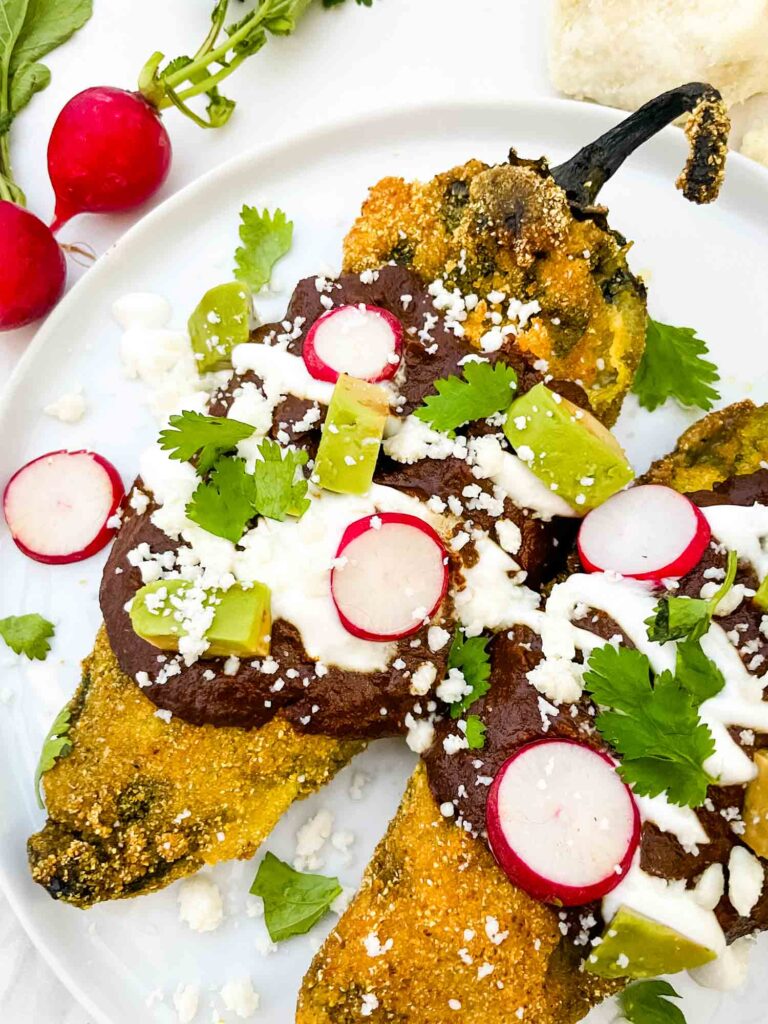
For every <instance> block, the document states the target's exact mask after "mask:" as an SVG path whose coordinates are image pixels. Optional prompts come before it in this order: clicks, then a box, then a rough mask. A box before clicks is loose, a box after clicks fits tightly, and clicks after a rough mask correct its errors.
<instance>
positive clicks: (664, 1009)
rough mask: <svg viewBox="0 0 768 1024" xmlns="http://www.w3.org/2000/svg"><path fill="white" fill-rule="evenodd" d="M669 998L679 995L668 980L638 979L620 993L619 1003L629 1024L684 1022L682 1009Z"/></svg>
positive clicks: (672, 1023) (677, 997) (678, 996)
mask: <svg viewBox="0 0 768 1024" xmlns="http://www.w3.org/2000/svg"><path fill="white" fill-rule="evenodd" d="M670 999H680V995H679V994H678V993H677V992H676V991H675V990H674V989H673V988H672V986H671V985H670V984H669V982H668V981H638V982H636V983H635V984H634V985H630V986H629V988H627V989H625V990H624V991H623V992H622V993H621V995H620V996H619V1004H620V1006H621V1012H622V1013H623V1014H624V1016H625V1017H626V1018H627V1020H628V1021H629V1022H630V1024H685V1016H684V1015H683V1011H682V1010H681V1009H680V1008H679V1007H677V1006H675V1005H674V1004H673V1003H670V1002H669V1000H670Z"/></svg>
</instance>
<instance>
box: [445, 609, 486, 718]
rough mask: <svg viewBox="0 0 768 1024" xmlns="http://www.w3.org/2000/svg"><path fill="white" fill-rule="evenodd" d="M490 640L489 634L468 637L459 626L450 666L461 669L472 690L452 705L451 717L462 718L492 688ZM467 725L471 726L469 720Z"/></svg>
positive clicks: (453, 643)
mask: <svg viewBox="0 0 768 1024" xmlns="http://www.w3.org/2000/svg"><path fill="white" fill-rule="evenodd" d="M489 640H490V638H489V637H487V636H473V637H469V638H466V637H465V636H464V634H463V633H462V631H461V629H459V628H457V629H456V632H455V633H454V636H453V642H452V643H451V649H450V651H449V653H448V668H449V669H451V668H457V669H459V671H460V672H461V673H462V675H463V676H464V680H465V682H466V684H467V686H470V687H471V691H470V692H469V693H467V694H465V695H464V696H463V697H462V699H461V700H459V701H456V702H455V703H454V704H452V705H451V718H461V716H462V714H463V713H464V712H465V711H466V710H467V709H468V708H470V707H471V706H472V705H473V704H474V703H475V701H476V700H479V698H480V697H482V696H483V695H484V694H486V693H487V692H488V691H489V690H490V688H491V684H490V682H489V677H490V675H491V656H490V655H489V653H488V650H487V647H488V643H489ZM471 717H472V716H471ZM467 726H468V727H469V722H468V723H467Z"/></svg>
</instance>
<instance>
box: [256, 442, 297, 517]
mask: <svg viewBox="0 0 768 1024" xmlns="http://www.w3.org/2000/svg"><path fill="white" fill-rule="evenodd" d="M259 451H260V452H261V456H262V461H257V462H256V465H255V467H254V471H253V475H254V480H255V486H256V499H255V500H256V510H257V511H258V512H259V514H260V515H262V516H267V518H269V519H279V520H283V519H285V517H286V516H287V515H293V516H298V517H301V516H303V515H304V513H305V512H306V511H307V509H308V508H309V498H307V497H306V494H307V481H306V480H305V479H304V477H303V476H302V477H301V478H300V479H299V480H298V481H297V480H296V471H297V470H298V469H299V467H300V466H304V465H306V462H307V459H308V458H309V456H308V455H307V453H306V452H305V451H303V450H302V449H299V450H297V451H294V450H291V449H286V450H284V449H282V448H280V445H278V444H277V443H276V442H275V441H270V440H268V439H265V440H264V441H262V443H261V445H260V446H259Z"/></svg>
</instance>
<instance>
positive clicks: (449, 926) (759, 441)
mask: <svg viewBox="0 0 768 1024" xmlns="http://www.w3.org/2000/svg"><path fill="white" fill-rule="evenodd" d="M766 427H768V405H764V406H760V407H756V406H755V405H753V404H752V402H739V403H738V404H736V405H732V406H730V407H729V408H727V409H723V410H722V411H719V412H714V413H711V414H710V415H709V416H706V417H705V418H704V419H702V420H701V421H699V422H698V423H696V424H695V425H694V426H693V427H691V428H690V429H689V430H687V431H686V432H685V433H684V434H683V435H682V437H681V438H680V441H679V442H678V444H677V446H676V448H675V450H674V451H673V452H672V453H671V454H669V455H667V456H665V457H664V458H663V459H660V460H658V461H657V462H656V463H654V465H653V466H652V467H651V469H650V470H649V472H648V474H647V476H646V478H645V479H646V481H653V482H657V483H665V484H668V485H669V486H671V487H675V488H676V489H677V490H680V491H693V490H703V489H708V488H711V487H712V486H713V485H714V484H715V483H718V482H719V481H721V480H725V479H727V478H728V477H729V476H733V475H735V474H739V475H740V474H747V473H753V472H756V471H757V470H758V469H759V468H760V466H761V463H762V462H764V461H765V460H766V459H768V429H766ZM576 571H578V569H577V567H576ZM489 915H490V916H491V917H493V918H495V919H496V920H497V921H498V927H499V930H500V931H501V932H506V931H508V932H509V936H508V937H507V938H506V939H505V940H504V941H503V942H501V943H499V944H498V945H496V944H494V943H493V942H492V941H491V940H490V939H489V937H488V935H487V933H486V923H487V918H488V916H489ZM558 924H559V922H558V917H557V913H556V912H555V911H554V910H552V908H550V907H546V906H544V905H543V904H540V903H538V902H536V901H535V900H532V899H531V898H530V897H528V896H526V895H525V894H524V893H522V892H521V891H519V890H518V889H516V888H515V887H514V886H513V885H512V884H511V883H510V881H509V880H508V879H507V877H506V876H505V875H504V874H503V872H502V871H501V870H500V868H499V867H498V866H497V865H496V862H495V861H494V859H493V857H492V856H491V854H490V852H489V851H488V849H487V847H486V846H485V844H484V843H482V842H479V841H478V840H476V839H473V838H472V837H471V836H468V835H467V834H466V833H465V832H464V831H463V830H462V829H460V828H458V827H457V826H456V825H455V824H454V823H453V822H452V821H451V820H450V819H446V818H444V817H443V815H442V814H441V813H440V811H439V810H438V808H437V807H436V806H435V802H434V799H433V797H432V793H431V791H430V789H429V785H428V782H427V777H426V771H425V769H424V766H423V765H420V766H419V767H418V768H417V770H416V772H415V774H414V775H413V776H412V778H411V781H410V783H409V786H408V790H407V792H406V795H405V798H404V799H403V802H402V804H401V806H400V808H399V810H398V812H397V815H396V816H395V818H394V819H393V821H392V824H391V825H390V827H389V830H388V832H387V834H386V836H385V837H384V839H383V840H382V841H381V843H380V844H379V846H378V848H377V850H376V852H375V853H374V857H373V860H372V861H371V863H370V864H369V866H368V868H367V870H366V873H365V876H364V878H363V883H362V887H361V889H360V891H359V893H358V895H357V896H356V897H355V899H354V901H353V902H352V904H351V905H350V907H349V909H348V910H347V912H346V913H345V914H344V916H343V917H342V918H341V920H340V922H339V924H338V925H337V927H336V928H335V930H334V931H333V932H331V934H330V935H329V937H328V939H327V940H326V942H325V944H324V945H323V947H322V949H321V950H320V952H319V953H318V954H317V956H316V957H315V959H314V960H313V962H312V965H311V967H310V969H309V972H308V973H307V975H306V977H305V979H304V983H303V986H302V990H301V994H300V996H299V1003H298V1008H297V1015H296V1021H297V1024H353V1022H358V1024H359V1022H361V1021H362V1020H363V1019H364V1018H367V1019H369V1020H370V1021H371V1022H372V1024H377V1022H384V1021H388V1022H389V1021H392V1022H399V1024H443V1022H445V1024H448V1022H453V1021H456V1020H457V1019H460V1020H461V1021H462V1022H463V1024H486V1022H487V1021H504V1022H505V1024H506V1022H514V1021H515V1020H517V1019H518V1017H517V1016H516V1014H517V1013H518V1011H519V1010H520V1009H521V1008H522V1009H524V1011H525V1012H524V1014H523V1016H522V1017H521V1019H522V1020H523V1021H524V1022H527V1024H569V1022H572V1021H577V1020H580V1019H581V1018H582V1017H583V1016H584V1015H585V1014H586V1012H587V1010H588V1009H589V1008H590V1007H591V1006H593V1005H595V1004H596V1003H598V1002H600V1000H601V999H603V998H604V997H605V996H606V995H608V994H610V992H611V991H616V985H615V983H610V984H611V985H612V986H613V987H610V985H609V983H606V982H604V981H601V980H600V979H597V978H595V977H594V976H592V975H589V974H587V973H582V972H580V971H579V969H578V960H579V957H578V956H577V955H576V952H575V949H574V947H573V946H572V944H571V943H570V941H568V940H566V939H564V938H563V936H562V935H561V934H560V931H559V928H558ZM465 929H469V930H470V932H473V933H474V935H473V937H472V938H471V939H469V938H467V934H468V933H467V934H465ZM492 930H493V929H492ZM370 933H374V934H375V935H376V936H377V937H378V941H379V943H381V944H384V943H385V942H387V941H388V940H389V939H392V947H391V949H389V950H388V951H387V953H386V954H385V955H382V956H380V957H375V958H371V957H369V956H368V954H367V952H366V949H365V945H364V939H365V937H366V936H367V935H369V934H370ZM460 950H465V951H466V955H465V953H460ZM468 957H471V958H472V963H471V964H470V963H468V962H467V961H468ZM486 963H487V964H489V965H491V966H492V967H493V971H492V972H491V973H490V974H487V976H485V977H483V976H480V977H478V968H481V967H482V968H483V973H484V972H485V970H486V968H484V967H483V965H484V964H486ZM499 982H501V984H502V987H501V988H499V987H498V983H499ZM366 995H367V996H368V997H369V1005H372V1004H371V1003H370V999H372V998H373V997H375V1004H376V1005H375V1009H373V1010H372V1012H371V1013H370V1015H368V1014H365V1015H363V1014H362V1013H361V1009H362V1007H363V1005H364V1003H363V999H364V998H365V996H366ZM449 999H452V1000H455V1001H456V1004H459V1005H456V1004H454V1006H450V1005H449V1003H448V1000H449ZM458 1009H460V1011H461V1012H460V1014H458V1015H457V1013H456V1011H457V1010H458Z"/></svg>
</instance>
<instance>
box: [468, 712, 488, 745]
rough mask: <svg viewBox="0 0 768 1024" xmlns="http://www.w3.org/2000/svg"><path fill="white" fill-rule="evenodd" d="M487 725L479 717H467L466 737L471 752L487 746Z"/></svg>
mask: <svg viewBox="0 0 768 1024" xmlns="http://www.w3.org/2000/svg"><path fill="white" fill-rule="evenodd" d="M485 732H486V725H485V722H483V720H482V719H481V718H478V716H477V715H468V716H467V731H466V732H465V733H464V735H465V736H466V738H467V747H468V748H469V749H470V750H482V749H483V747H484V746H485Z"/></svg>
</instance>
